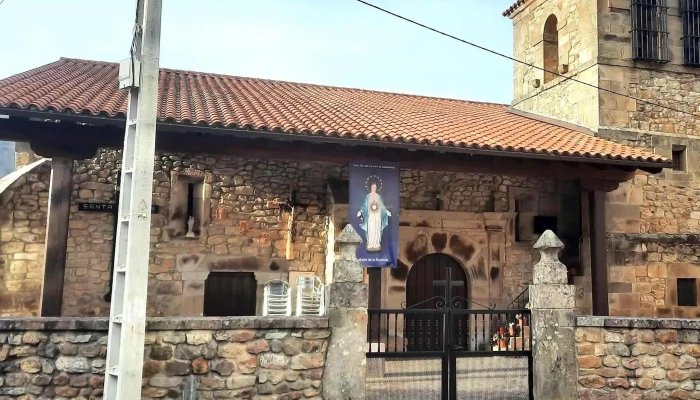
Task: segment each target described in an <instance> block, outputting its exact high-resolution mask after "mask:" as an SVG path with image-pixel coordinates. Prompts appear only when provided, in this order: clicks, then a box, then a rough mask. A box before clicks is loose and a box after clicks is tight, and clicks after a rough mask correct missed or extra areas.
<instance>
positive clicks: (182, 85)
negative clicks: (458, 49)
mask: <svg viewBox="0 0 700 400" xmlns="http://www.w3.org/2000/svg"><path fill="white" fill-rule="evenodd" d="M118 69H119V66H118V64H115V63H107V62H99V61H86V60H76V59H67V58H61V59H60V60H58V61H56V62H53V63H51V64H47V65H44V66H42V67H39V68H36V69H33V70H31V71H27V72H24V73H21V74H18V75H14V76H11V77H9V78H6V79H3V80H0V107H2V108H20V109H30V110H37V111H51V112H57V113H75V114H88V115H101V116H109V117H118V118H125V113H126V106H127V92H126V91H125V90H118V83H117V75H118ZM158 119H159V121H161V122H172V123H176V124H193V125H195V124H199V125H208V126H215V127H227V128H237V129H248V130H261V131H275V132H286V133H290V134H307V135H318V136H334V137H347V138H354V139H364V140H379V141H391V142H407V143H421V144H429V145H435V146H449V147H463V148H474V149H482V150H500V151H507V152H521V153H538V154H547V155H565V156H573V157H582V158H604V159H617V160H631V161H639V162H659V163H666V162H667V159H665V158H664V157H661V156H658V155H656V154H653V153H651V152H648V151H645V150H641V149H636V148H632V147H628V146H623V145H620V144H617V143H614V142H612V141H608V140H604V139H600V138H596V137H594V136H592V135H589V134H586V133H585V132H581V131H579V130H575V129H570V128H566V127H563V126H559V125H555V124H551V123H547V122H543V121H540V120H536V119H533V118H528V117H525V116H521V115H516V114H514V113H511V112H509V111H508V107H507V106H506V105H503V104H492V103H478V102H471V101H462V100H451V99H442V98H433V97H423V96H413V95H404V94H396V93H385V92H377V91H370V90H361V89H349V88H341V87H330V86H319V85H311V84H303V83H291V82H281V81H272V80H264V79H253V78H241V77H235V76H226V75H218V74H207V73H200V72H191V71H178V70H170V69H162V70H161V71H160V82H159V111H158Z"/></svg>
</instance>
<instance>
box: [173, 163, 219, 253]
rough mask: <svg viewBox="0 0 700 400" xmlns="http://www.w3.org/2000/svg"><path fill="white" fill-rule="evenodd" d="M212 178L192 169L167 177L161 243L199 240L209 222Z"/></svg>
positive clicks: (205, 173)
mask: <svg viewBox="0 0 700 400" xmlns="http://www.w3.org/2000/svg"><path fill="white" fill-rule="evenodd" d="M212 181H213V175H212V174H210V173H207V172H202V171H199V170H195V169H192V168H188V169H186V170H184V171H182V172H172V173H171V175H170V188H171V189H170V200H169V202H168V222H167V224H166V227H165V229H164V230H163V235H164V239H165V240H172V239H199V238H201V237H202V235H203V234H204V232H205V230H204V227H206V226H207V225H208V224H209V222H210V221H211V192H212V187H211V184H212Z"/></svg>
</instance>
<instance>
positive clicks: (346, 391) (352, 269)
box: [323, 224, 367, 400]
mask: <svg viewBox="0 0 700 400" xmlns="http://www.w3.org/2000/svg"><path fill="white" fill-rule="evenodd" d="M336 242H337V243H339V244H340V257H339V258H336V260H335V262H334V263H333V281H332V282H331V283H330V285H329V290H328V319H329V321H330V327H331V337H330V340H329V343H328V352H327V355H326V366H325V371H324V373H323V398H324V399H337V400H364V398H365V373H366V367H367V358H366V355H365V351H366V349H365V347H366V343H367V284H365V283H364V279H363V270H362V268H363V267H362V263H361V262H359V261H357V258H356V257H355V250H356V249H357V246H358V245H359V244H360V243H362V239H361V238H360V236H359V235H358V234H357V232H355V229H353V227H352V225H350V224H348V225H347V226H346V227H345V229H343V231H342V232H341V233H340V236H339V237H338V239H337V240H336Z"/></svg>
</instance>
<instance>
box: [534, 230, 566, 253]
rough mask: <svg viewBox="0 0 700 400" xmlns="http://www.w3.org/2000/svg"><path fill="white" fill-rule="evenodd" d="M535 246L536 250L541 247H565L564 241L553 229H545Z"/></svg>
mask: <svg viewBox="0 0 700 400" xmlns="http://www.w3.org/2000/svg"><path fill="white" fill-rule="evenodd" d="M534 248H535V249H536V250H539V249H553V248H556V249H563V248H564V243H562V242H561V240H559V238H558V237H557V235H556V234H554V232H552V231H551V230H549V229H547V230H546V231H544V233H543V234H542V236H540V238H539V239H537V242H536V243H535V246H534Z"/></svg>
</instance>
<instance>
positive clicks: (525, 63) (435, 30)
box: [355, 0, 699, 117]
mask: <svg viewBox="0 0 700 400" xmlns="http://www.w3.org/2000/svg"><path fill="white" fill-rule="evenodd" d="M355 1H357V2H359V3H362V4H364V5H366V6H368V7H371V8H374V9H376V10H379V11H381V12H383V13H386V14H389V15H391V16H393V17H396V18H399V19H402V20H404V21H406V22H410V23H411V24H414V25H417V26H420V27H421V28H424V29H427V30H429V31H432V32H435V33H438V34H440V35H443V36H446V37H448V38H450V39H454V40H457V41H459V42H462V43H464V44H467V45H469V46H472V47H476V48H477V49H479V50H483V51H486V52H488V53H491V54H494V55H497V56H499V57H503V58H507V59H509V60H511V61H513V62H516V63H518V64H523V65H526V66H528V67H531V68H535V69H538V70H540V71H544V72H546V73H550V74H553V75H556V76H558V77H562V78H564V80H563V81H562V82H560V83H564V82H566V81H572V82H576V83H580V84H582V85H585V86H588V87H592V88H594V89H598V90H601V91H603V92H607V93H611V94H614V95H618V96H622V97H626V98H628V99H631V100H636V101H638V102H640V103H642V104H648V105H650V106H653V107H660V108H665V109H667V110H671V111H674V112H678V113H681V114H687V115H690V116H693V117H698V116H699V115H698V114H695V113H692V112H688V111H683V110H679V109H677V108H673V107H668V106H664V105H662V104H659V103H654V102H651V101H647V100H643V99H640V98H637V97H634V96H630V95H628V94H625V93H620V92H616V91H614V90H610V89H605V88H602V87H600V86H597V85H594V84H592V83H588V82H584V81H580V80H578V79H575V78H574V75H572V76H566V75H562V74H560V73H559V72H554V71H550V70H548V69H545V68H543V67H538V66H537V65H534V64H530V63H528V62H525V61H522V60H518V59H517V58H515V57H511V56H509V55H506V54H503V53H499V52H497V51H495V50H491V49H489V48H487V47H484V46H481V45H478V44H476V43H473V42H470V41H468V40H465V39H462V38H459V37H457V36H454V35H451V34H449V33H447V32H444V31H441V30H438V29H435V28H432V27H430V26H428V25H425V24H422V23H420V22H418V21H415V20H412V19H410V18H407V17H404V16H402V15H399V14H396V13H394V12H392V11H389V10H387V9H385V8H382V7H379V6H377V5H374V4H372V3H369V2H367V1H364V0H355ZM555 86H558V85H555ZM550 89H551V88H550ZM539 93H541V92H538V94H539ZM526 100H527V99H526ZM523 101H524V100H523Z"/></svg>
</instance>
